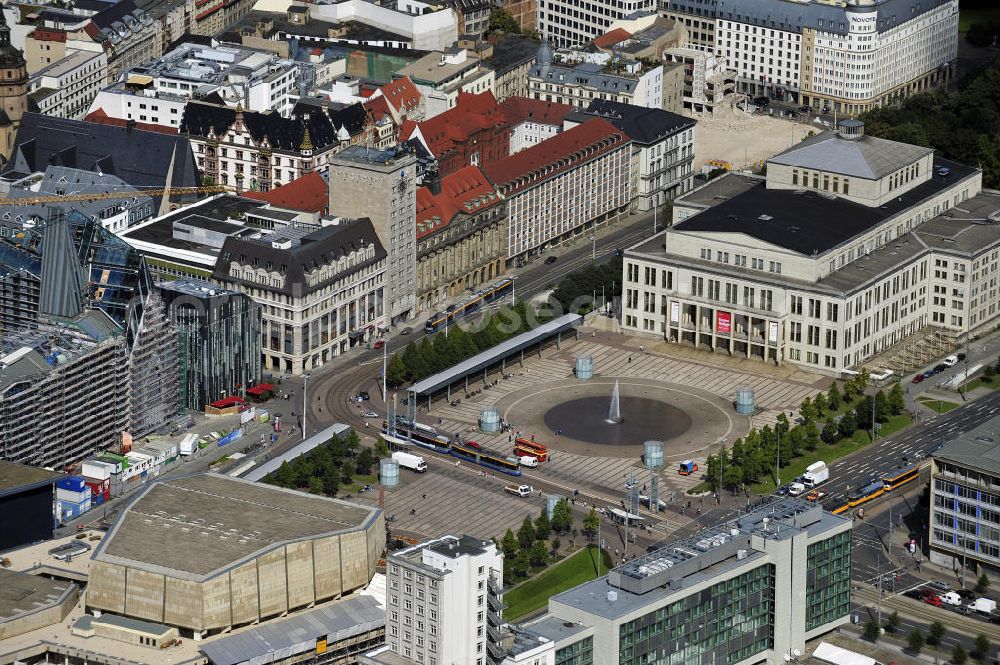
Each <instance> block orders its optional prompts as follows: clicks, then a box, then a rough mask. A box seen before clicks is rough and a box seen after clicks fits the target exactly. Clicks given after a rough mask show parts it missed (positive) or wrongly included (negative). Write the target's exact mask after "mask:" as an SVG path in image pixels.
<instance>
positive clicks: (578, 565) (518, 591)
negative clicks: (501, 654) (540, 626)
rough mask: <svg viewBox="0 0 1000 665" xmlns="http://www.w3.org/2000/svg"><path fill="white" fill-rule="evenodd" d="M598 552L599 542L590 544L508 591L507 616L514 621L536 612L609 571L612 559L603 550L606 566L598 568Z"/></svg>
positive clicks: (506, 599) (505, 614) (506, 597)
mask: <svg viewBox="0 0 1000 665" xmlns="http://www.w3.org/2000/svg"><path fill="white" fill-rule="evenodd" d="M597 551H598V550H597V546H596V545H588V546H587V547H585V548H584V549H582V550H580V551H579V552H577V553H576V554H574V555H573V556H570V557H567V558H565V559H563V560H562V561H560V562H558V563H556V564H553V565H551V566H549V567H548V568H546V569H545V570H543V571H542V572H540V573H539V574H537V575H535V576H534V577H529V578H528V579H527V580H525V581H524V582H521V583H520V584H518V585H517V586H516V587H514V588H513V589H511V590H510V591H508V592H506V593H505V594H504V596H503V599H504V602H505V603H507V609H506V610H504V613H503V616H504V619H506V620H507V621H514V620H515V619H517V618H519V617H522V616H524V615H525V614H528V613H529V612H534V611H535V610H537V609H538V608H540V607H544V606H545V604H546V603H548V602H549V597H550V596H554V595H556V594H557V593H560V592H561V591H565V590H566V589H572V588H573V587H575V586H578V585H580V584H582V583H584V582H586V581H587V580H592V579H594V578H596V577H597V576H598V574H604V573H606V572H607V571H608V568H609V567H610V565H611V559H610V557H609V556H608V553H607V552H602V554H603V555H604V556H603V557H602V558H603V562H602V563H603V565H602V566H601V570H600V571H598V565H597Z"/></svg>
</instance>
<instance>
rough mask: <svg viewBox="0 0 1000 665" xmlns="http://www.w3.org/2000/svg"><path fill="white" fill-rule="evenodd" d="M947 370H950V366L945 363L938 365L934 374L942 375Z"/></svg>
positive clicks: (935, 366)
mask: <svg viewBox="0 0 1000 665" xmlns="http://www.w3.org/2000/svg"><path fill="white" fill-rule="evenodd" d="M946 369H948V365H945V364H944V363H938V364H937V365H934V373H935V374H940V373H941V372H943V371H945V370H946Z"/></svg>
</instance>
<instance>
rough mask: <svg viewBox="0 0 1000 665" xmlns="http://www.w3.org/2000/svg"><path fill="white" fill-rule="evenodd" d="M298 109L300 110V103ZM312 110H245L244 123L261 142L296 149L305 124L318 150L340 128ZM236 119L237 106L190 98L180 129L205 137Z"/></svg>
mask: <svg viewBox="0 0 1000 665" xmlns="http://www.w3.org/2000/svg"><path fill="white" fill-rule="evenodd" d="M358 106H359V107H360V106H361V105H360V104H358ZM296 109H297V110H299V111H301V108H300V107H299V106H297V107H296ZM310 111H312V112H310V113H308V114H306V113H301V112H298V113H296V112H294V111H293V113H292V117H290V118H283V117H281V115H280V114H279V113H277V112H275V111H267V112H265V113H259V112H257V111H244V112H243V125H244V126H245V127H246V128H247V131H248V132H250V136H252V137H253V140H254V141H257V142H260V141H262V140H263V139H264V137H265V136H267V140H268V141H269V142H270V144H271V147H272V148H275V149H277V150H291V151H297V150H298V149H299V147H300V146H301V145H302V137H303V136H304V135H305V128H306V127H308V128H309V138H310V140H311V141H312V144H313V146H314V147H315V149H316V150H322V149H324V148H326V147H327V146H329V145H332V144H333V143H335V142H336V140H337V130H336V129H335V128H334V126H333V123H332V122H331V120H330V116H329V115H327V114H326V113H322V112H319V113H317V112H315V111H316V109H314V108H311V109H310ZM362 112H363V111H362ZM307 115H308V118H307V117H306V116H307ZM235 121H236V109H233V108H230V107H228V106H220V105H216V104H207V103H204V102H196V101H190V102H188V104H187V106H186V107H185V108H184V117H183V118H182V119H181V127H180V132H181V133H182V134H190V135H192V136H201V137H204V136H208V134H209V131H210V130H211V129H213V128H214V130H215V133H216V135H222V134H223V133H225V132H226V131H227V130H228V129H229V127H230V126H231V125H232V124H233V122H235Z"/></svg>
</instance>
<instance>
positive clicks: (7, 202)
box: [0, 185, 236, 206]
mask: <svg viewBox="0 0 1000 665" xmlns="http://www.w3.org/2000/svg"><path fill="white" fill-rule="evenodd" d="M234 191H236V188H235V187H227V186H226V185H209V186H206V187H167V188H162V189H130V190H122V191H120V192H93V193H90V194H44V195H41V196H23V197H22V196H19V197H16V198H0V205H4V206H19V205H35V204H39V203H66V202H70V201H102V200H114V199H131V198H135V197H137V196H149V197H157V196H186V195H189V194H221V193H224V192H234Z"/></svg>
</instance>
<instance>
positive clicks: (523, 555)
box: [510, 550, 531, 577]
mask: <svg viewBox="0 0 1000 665" xmlns="http://www.w3.org/2000/svg"><path fill="white" fill-rule="evenodd" d="M510 567H511V570H512V571H513V573H514V576H515V577H527V575H528V568H530V567H531V559H529V558H528V553H527V552H526V551H524V550H521V551H520V552H518V553H517V555H516V556H515V557H514V562H513V563H512V564H511V566H510Z"/></svg>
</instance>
